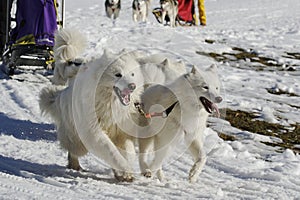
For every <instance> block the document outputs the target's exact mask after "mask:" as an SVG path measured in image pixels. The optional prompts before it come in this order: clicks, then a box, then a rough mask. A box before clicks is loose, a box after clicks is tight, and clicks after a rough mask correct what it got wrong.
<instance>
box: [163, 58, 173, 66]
mask: <svg viewBox="0 0 300 200" xmlns="http://www.w3.org/2000/svg"><path fill="white" fill-rule="evenodd" d="M161 65H162V66H164V67H169V66H170V65H171V61H170V60H169V59H168V58H166V59H165V60H164V61H162V63H161Z"/></svg>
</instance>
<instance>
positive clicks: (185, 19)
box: [152, 0, 197, 26]
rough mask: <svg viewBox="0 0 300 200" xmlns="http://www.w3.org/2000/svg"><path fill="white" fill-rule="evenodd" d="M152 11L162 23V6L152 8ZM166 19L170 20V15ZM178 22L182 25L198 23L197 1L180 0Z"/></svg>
mask: <svg viewBox="0 0 300 200" xmlns="http://www.w3.org/2000/svg"><path fill="white" fill-rule="evenodd" d="M152 13H153V15H154V17H155V18H156V20H157V21H158V22H159V23H161V24H162V23H163V21H162V20H161V16H162V14H161V13H162V10H161V8H154V9H153V10H152ZM165 21H166V22H169V21H170V19H169V17H168V16H166V18H165ZM176 24H178V25H180V26H195V25H196V24H197V20H196V14H195V3H194V1H193V0H192V1H191V0H178V14H177V17H176Z"/></svg>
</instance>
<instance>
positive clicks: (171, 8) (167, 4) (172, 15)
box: [160, 0, 178, 27]
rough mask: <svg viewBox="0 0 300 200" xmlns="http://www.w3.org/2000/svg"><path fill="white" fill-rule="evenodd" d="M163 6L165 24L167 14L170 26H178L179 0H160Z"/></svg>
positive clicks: (162, 15)
mask: <svg viewBox="0 0 300 200" xmlns="http://www.w3.org/2000/svg"><path fill="white" fill-rule="evenodd" d="M160 6H161V22H162V24H164V21H165V18H166V16H168V17H169V19H170V26H171V27H175V26H176V18H177V14H178V1H177V0H160Z"/></svg>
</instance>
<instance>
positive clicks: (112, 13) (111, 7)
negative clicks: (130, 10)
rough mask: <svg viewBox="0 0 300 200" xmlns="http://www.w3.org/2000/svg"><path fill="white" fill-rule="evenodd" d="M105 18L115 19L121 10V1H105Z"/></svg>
mask: <svg viewBox="0 0 300 200" xmlns="http://www.w3.org/2000/svg"><path fill="white" fill-rule="evenodd" d="M104 6H105V12H106V16H107V17H108V18H110V19H112V18H113V19H117V18H118V17H119V14H120V10H121V0H105V3H104Z"/></svg>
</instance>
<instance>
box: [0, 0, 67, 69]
mask: <svg viewBox="0 0 300 200" xmlns="http://www.w3.org/2000/svg"><path fill="white" fill-rule="evenodd" d="M6 1H7V16H6V50H5V51H4V53H3V55H2V60H3V64H4V66H5V73H7V74H8V75H13V74H14V73H15V70H16V69H18V68H19V67H20V66H36V67H37V68H39V69H41V68H42V69H51V68H52V64H53V63H54V59H53V47H52V46H46V45H45V46H40V45H35V44H22V45H10V46H9V45H8V43H9V38H10V37H9V34H10V31H11V22H12V21H15V20H16V19H12V18H11V13H10V5H9V0H6ZM15 1H17V0H15ZM60 3H61V5H60V8H61V9H60V16H59V12H58V10H57V16H56V19H57V25H58V28H63V27H64V24H65V0H61V1H60Z"/></svg>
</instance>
